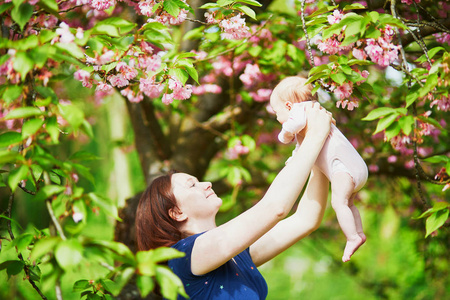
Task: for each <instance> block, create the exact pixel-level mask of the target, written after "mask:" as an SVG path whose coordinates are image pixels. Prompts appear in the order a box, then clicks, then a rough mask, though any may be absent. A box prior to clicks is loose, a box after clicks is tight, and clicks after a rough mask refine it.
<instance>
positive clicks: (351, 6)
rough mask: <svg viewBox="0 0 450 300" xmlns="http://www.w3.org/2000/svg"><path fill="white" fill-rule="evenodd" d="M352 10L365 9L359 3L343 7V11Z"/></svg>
mask: <svg viewBox="0 0 450 300" xmlns="http://www.w3.org/2000/svg"><path fill="white" fill-rule="evenodd" d="M352 9H366V7H365V6H364V5H362V4H361V3H353V4H350V5H346V6H344V9H343V11H347V10H352Z"/></svg>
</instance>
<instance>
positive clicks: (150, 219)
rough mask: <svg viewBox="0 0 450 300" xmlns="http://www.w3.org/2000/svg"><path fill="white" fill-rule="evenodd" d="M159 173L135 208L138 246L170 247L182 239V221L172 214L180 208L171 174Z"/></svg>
mask: <svg viewBox="0 0 450 300" xmlns="http://www.w3.org/2000/svg"><path fill="white" fill-rule="evenodd" d="M174 173H177V172H176V171H170V172H169V173H168V174H167V175H162V176H160V177H157V178H156V179H155V180H153V182H152V183H151V184H150V185H149V187H148V188H147V189H146V190H145V192H144V194H142V196H141V199H140V200H139V205H138V208H137V211H136V239H137V245H138V250H140V251H144V250H150V249H154V248H158V247H162V246H164V247H170V246H172V245H174V244H175V243H176V242H178V241H179V240H181V238H182V234H181V232H180V230H179V225H180V222H178V221H176V220H174V219H172V218H171V217H170V215H169V211H170V210H171V209H177V201H176V198H175V196H174V194H173V192H172V174H174Z"/></svg>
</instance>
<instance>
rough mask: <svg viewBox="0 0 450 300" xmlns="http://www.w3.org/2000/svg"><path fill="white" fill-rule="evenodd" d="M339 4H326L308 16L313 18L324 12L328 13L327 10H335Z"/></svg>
mask: <svg viewBox="0 0 450 300" xmlns="http://www.w3.org/2000/svg"><path fill="white" fill-rule="evenodd" d="M338 7H339V6H337V5H334V6H324V7H322V8H319V9H318V10H316V11H315V12H313V13H312V14H310V15H309V16H308V18H310V19H311V18H313V17H315V16H319V15H321V14H324V13H327V12H329V11H332V10H334V9H336V8H338Z"/></svg>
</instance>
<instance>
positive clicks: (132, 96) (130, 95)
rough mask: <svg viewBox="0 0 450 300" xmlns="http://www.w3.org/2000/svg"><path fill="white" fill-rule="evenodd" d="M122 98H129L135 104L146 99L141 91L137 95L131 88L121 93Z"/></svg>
mask: <svg viewBox="0 0 450 300" xmlns="http://www.w3.org/2000/svg"><path fill="white" fill-rule="evenodd" d="M120 93H121V94H122V96H125V97H127V99H128V101H130V102H133V103H138V102H141V101H142V100H143V99H144V95H142V92H141V91H139V92H138V93H137V94H136V93H135V92H134V91H133V90H132V89H131V88H129V87H127V88H126V89H123V90H121V91H120Z"/></svg>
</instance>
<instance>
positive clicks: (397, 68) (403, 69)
mask: <svg viewBox="0 0 450 300" xmlns="http://www.w3.org/2000/svg"><path fill="white" fill-rule="evenodd" d="M389 66H390V67H392V68H394V69H395V70H397V71H401V72H404V73H405V74H406V75H408V76H410V77H411V78H412V79H414V80H415V81H416V82H417V84H418V85H420V86H421V87H423V83H422V82H421V81H420V80H419V79H418V78H417V77H416V76H415V75H414V74H412V73H411V72H409V70H407V69H405V68H404V67H403V66H400V65H396V64H390V65H389Z"/></svg>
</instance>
